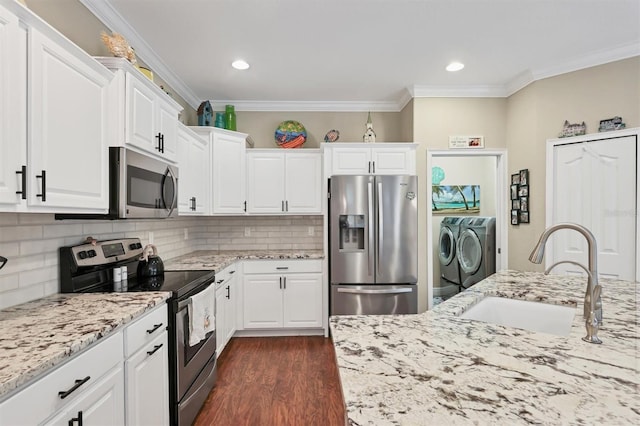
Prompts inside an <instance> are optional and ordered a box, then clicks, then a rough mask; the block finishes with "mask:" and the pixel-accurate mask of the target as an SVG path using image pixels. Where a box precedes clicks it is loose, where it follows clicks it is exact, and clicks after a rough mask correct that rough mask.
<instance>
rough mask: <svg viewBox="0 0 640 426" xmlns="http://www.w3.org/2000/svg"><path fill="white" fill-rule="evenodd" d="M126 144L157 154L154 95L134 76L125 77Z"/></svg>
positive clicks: (157, 139)
mask: <svg viewBox="0 0 640 426" xmlns="http://www.w3.org/2000/svg"><path fill="white" fill-rule="evenodd" d="M126 87H127V89H126V90H127V95H126V99H127V102H126V111H127V112H126V116H127V119H126V128H127V131H126V135H127V143H130V144H131V145H134V146H137V147H138V148H140V149H143V150H145V151H147V152H151V153H158V150H159V148H160V140H159V137H160V135H159V133H160V132H158V131H156V116H155V114H156V109H155V99H156V94H155V93H153V91H152V90H151V89H149V88H148V87H147V86H145V85H144V84H143V83H142V82H140V81H139V80H138V79H137V78H136V77H135V76H132V75H131V74H129V73H127V76H126Z"/></svg>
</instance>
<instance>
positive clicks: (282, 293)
mask: <svg viewBox="0 0 640 426" xmlns="http://www.w3.org/2000/svg"><path fill="white" fill-rule="evenodd" d="M243 301H244V305H243V308H244V309H243V310H244V324H243V325H244V328H245V330H248V329H278V328H321V327H322V262H321V261H319V260H286V261H275V260H268V261H247V262H245V265H244V286H243Z"/></svg>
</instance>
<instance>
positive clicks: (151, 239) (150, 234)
mask: <svg viewBox="0 0 640 426" xmlns="http://www.w3.org/2000/svg"><path fill="white" fill-rule="evenodd" d="M149 244H153V232H151V231H149Z"/></svg>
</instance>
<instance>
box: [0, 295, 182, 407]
mask: <svg viewBox="0 0 640 426" xmlns="http://www.w3.org/2000/svg"><path fill="white" fill-rule="evenodd" d="M170 296H171V293H169V292H140V293H136V292H132V293H90V294H56V295H53V296H49V297H45V298H42V299H38V300H35V301H33V302H28V303H24V304H22V305H17V306H14V307H11V308H7V309H4V310H1V311H0V398H2V397H3V396H4V395H5V394H8V393H9V392H11V391H13V390H15V389H16V388H18V387H19V386H20V385H22V384H24V383H26V382H28V381H29V380H30V379H32V378H34V377H36V376H38V375H40V374H42V373H44V372H46V371H47V370H48V369H50V368H52V367H54V366H56V365H57V364H60V363H61V362H63V361H65V360H66V359H68V358H69V357H70V356H72V355H74V354H75V353H77V352H79V351H81V350H82V349H85V348H86V347H88V346H89V345H91V344H92V343H94V342H95V341H97V340H98V339H100V338H102V337H104V336H106V335H108V334H109V333H110V332H112V331H113V330H115V329H116V328H117V327H119V326H121V325H123V324H126V323H128V322H131V321H132V320H133V319H135V318H137V317H139V316H140V315H142V314H143V313H144V312H146V311H148V310H150V309H152V308H153V307H155V306H157V305H159V304H162V303H165V300H166V299H167V298H169V297H170ZM34 403H35V401H34Z"/></svg>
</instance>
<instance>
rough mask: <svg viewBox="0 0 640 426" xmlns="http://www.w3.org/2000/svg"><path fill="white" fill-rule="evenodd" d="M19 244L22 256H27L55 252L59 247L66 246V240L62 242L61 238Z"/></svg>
mask: <svg viewBox="0 0 640 426" xmlns="http://www.w3.org/2000/svg"><path fill="white" fill-rule="evenodd" d="M19 244H20V256H27V255H31V254H37V253H47V252H51V251H54V252H55V251H57V250H58V248H59V247H61V246H63V245H64V240H61V239H60V238H52V239H48V240H37V241H33V240H30V241H21V242H20V243H19Z"/></svg>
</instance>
